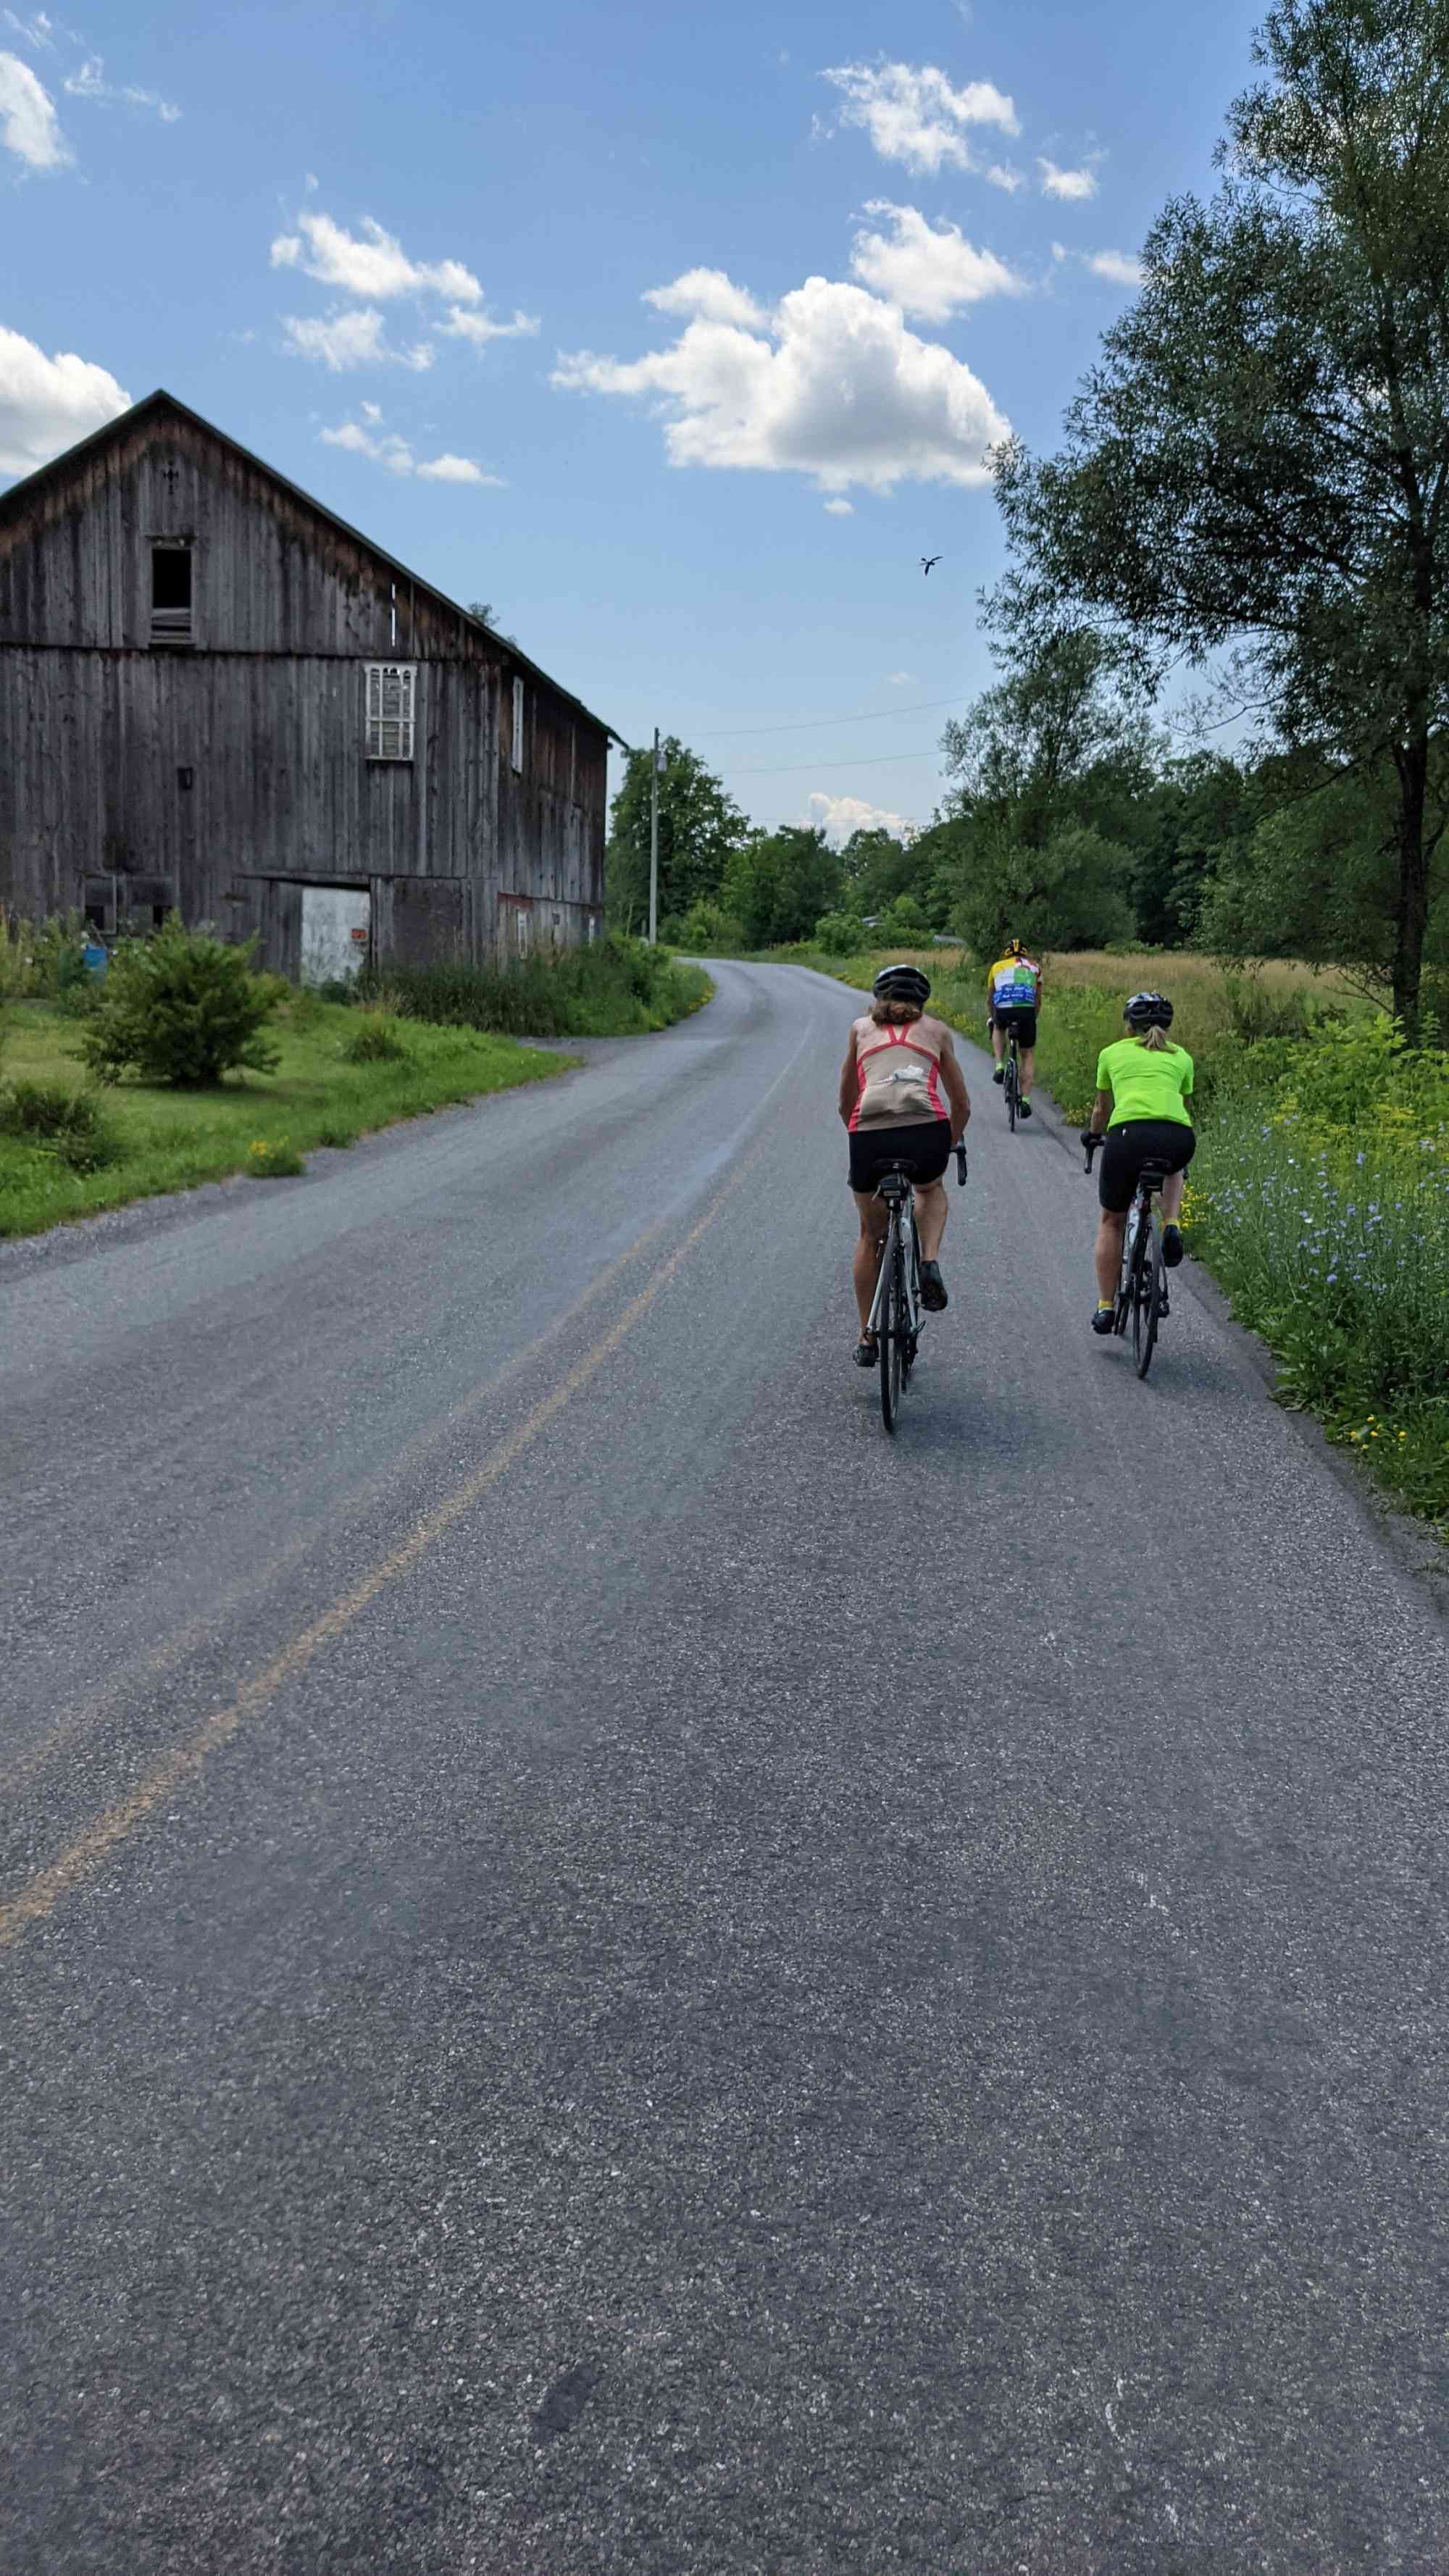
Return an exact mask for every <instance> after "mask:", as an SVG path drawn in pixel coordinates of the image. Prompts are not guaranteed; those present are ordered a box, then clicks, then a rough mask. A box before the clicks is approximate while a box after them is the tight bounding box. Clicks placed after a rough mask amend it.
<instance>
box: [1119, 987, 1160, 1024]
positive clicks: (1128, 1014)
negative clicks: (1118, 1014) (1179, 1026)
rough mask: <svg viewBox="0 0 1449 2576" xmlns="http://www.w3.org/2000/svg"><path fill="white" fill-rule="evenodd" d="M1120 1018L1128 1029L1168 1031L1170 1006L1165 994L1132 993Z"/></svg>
mask: <svg viewBox="0 0 1449 2576" xmlns="http://www.w3.org/2000/svg"><path fill="white" fill-rule="evenodd" d="M1122 1017H1123V1019H1124V1020H1125V1021H1126V1022H1127V1025H1128V1027H1129V1028H1130V1029H1170V1028H1171V1026H1172V1004H1171V1003H1170V1002H1169V1000H1168V998H1167V995H1166V994H1165V993H1134V994H1133V996H1132V999H1131V1001H1130V1002H1129V1003H1128V1005H1127V1008H1126V1010H1125V1011H1124V1012H1123V1014H1122Z"/></svg>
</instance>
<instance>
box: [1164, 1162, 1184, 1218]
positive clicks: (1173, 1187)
mask: <svg viewBox="0 0 1449 2576" xmlns="http://www.w3.org/2000/svg"><path fill="white" fill-rule="evenodd" d="M1186 1187H1187V1174H1186V1172H1185V1171H1182V1172H1169V1173H1168V1175H1167V1178H1166V1180H1165V1181H1164V1182H1163V1184H1162V1214H1163V1217H1164V1220H1165V1221H1166V1223H1167V1224H1168V1225H1176V1223H1177V1221H1178V1219H1179V1217H1180V1216H1181V1214H1182V1194H1183V1191H1184V1190H1185V1189H1186Z"/></svg>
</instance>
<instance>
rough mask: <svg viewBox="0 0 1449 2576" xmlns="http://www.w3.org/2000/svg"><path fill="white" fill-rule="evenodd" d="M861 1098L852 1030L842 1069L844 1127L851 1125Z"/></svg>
mask: <svg viewBox="0 0 1449 2576" xmlns="http://www.w3.org/2000/svg"><path fill="white" fill-rule="evenodd" d="M859 1097H860V1077H859V1075H858V1074H857V1072H856V1069H855V1031H854V1029H852V1030H851V1032H850V1044H849V1046H848V1047H847V1048H846V1050H845V1062H844V1064H843V1065H842V1066H841V1068H840V1102H839V1107H840V1119H841V1124H842V1126H845V1127H848V1126H849V1125H850V1121H851V1115H852V1112H853V1111H854V1108H855V1104H856V1102H857V1100H858V1099H859Z"/></svg>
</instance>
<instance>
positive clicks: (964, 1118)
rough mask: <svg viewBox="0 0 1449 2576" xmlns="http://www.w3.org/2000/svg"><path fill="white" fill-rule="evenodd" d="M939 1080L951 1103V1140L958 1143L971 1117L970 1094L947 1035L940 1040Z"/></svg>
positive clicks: (955, 1143) (954, 1143)
mask: <svg viewBox="0 0 1449 2576" xmlns="http://www.w3.org/2000/svg"><path fill="white" fill-rule="evenodd" d="M941 1080H942V1081H943V1082H944V1084H945V1086H946V1098H947V1099H948V1100H949V1102H950V1104H951V1142H952V1144H953V1145H959V1144H960V1142H961V1139H962V1137H963V1136H964V1134H965V1132H966V1129H967V1127H968V1125H969V1124H970V1119H971V1094H970V1092H969V1091H968V1090H967V1088H966V1076H965V1074H964V1073H963V1072H962V1070H961V1067H960V1065H959V1064H958V1063H957V1061H956V1050H955V1048H954V1047H953V1046H952V1044H951V1041H950V1039H949V1038H948V1037H943V1038H942V1040H941Z"/></svg>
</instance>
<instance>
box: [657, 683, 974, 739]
mask: <svg viewBox="0 0 1449 2576" xmlns="http://www.w3.org/2000/svg"><path fill="white" fill-rule="evenodd" d="M968 697H969V692H966V691H963V692H962V694H961V696H960V697H956V698H925V699H920V700H918V701H917V702H916V704H915V705H913V706H909V707H874V708H871V709H870V710H869V711H868V712H867V713H866V714H865V715H859V716H801V717H798V718H795V719H793V720H792V721H791V722H790V723H789V724H772V725H707V726H706V727H705V729H704V731H703V733H696V730H695V728H694V727H693V726H691V728H690V734H691V739H694V740H698V741H700V742H729V741H735V742H737V741H738V740H739V739H740V737H741V736H742V735H744V734H761V733H810V732H811V731H812V730H813V729H814V727H815V726H817V725H843V724H885V723H886V722H887V721H888V719H889V718H890V717H891V716H930V715H938V714H939V713H940V711H941V709H942V708H943V707H964V706H965V705H966V704H967V702H968Z"/></svg>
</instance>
